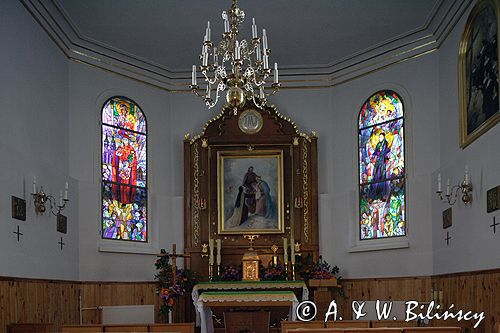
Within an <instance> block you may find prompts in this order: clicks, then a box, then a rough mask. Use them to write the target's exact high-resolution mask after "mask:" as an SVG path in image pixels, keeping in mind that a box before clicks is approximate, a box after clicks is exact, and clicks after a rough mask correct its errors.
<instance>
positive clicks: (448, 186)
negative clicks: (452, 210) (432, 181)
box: [446, 178, 451, 195]
mask: <svg viewBox="0 0 500 333" xmlns="http://www.w3.org/2000/svg"><path fill="white" fill-rule="evenodd" d="M450 194H451V188H450V178H448V180H447V181H446V195H450Z"/></svg>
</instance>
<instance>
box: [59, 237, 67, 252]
mask: <svg viewBox="0 0 500 333" xmlns="http://www.w3.org/2000/svg"><path fill="white" fill-rule="evenodd" d="M57 244H59V245H61V251H62V249H63V245H65V244H66V243H63V241H62V237H61V240H60V241H59V242H57Z"/></svg>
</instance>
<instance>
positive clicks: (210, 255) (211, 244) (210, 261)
mask: <svg viewBox="0 0 500 333" xmlns="http://www.w3.org/2000/svg"><path fill="white" fill-rule="evenodd" d="M208 252H209V253H208V264H209V265H210V266H212V265H213V264H214V240H213V238H209V239H208Z"/></svg>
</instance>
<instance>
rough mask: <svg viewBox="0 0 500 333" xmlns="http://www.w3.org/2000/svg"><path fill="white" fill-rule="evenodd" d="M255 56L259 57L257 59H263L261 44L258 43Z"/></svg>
mask: <svg viewBox="0 0 500 333" xmlns="http://www.w3.org/2000/svg"><path fill="white" fill-rule="evenodd" d="M255 56H256V57H257V61H262V53H261V51H260V44H259V45H257V48H256V50H255Z"/></svg>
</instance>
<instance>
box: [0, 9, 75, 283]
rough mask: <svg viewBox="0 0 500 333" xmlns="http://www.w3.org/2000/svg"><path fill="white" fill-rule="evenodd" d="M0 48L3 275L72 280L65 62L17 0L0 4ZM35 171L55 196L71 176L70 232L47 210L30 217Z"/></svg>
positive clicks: (71, 218) (71, 211)
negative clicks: (18, 214) (14, 207)
mask: <svg viewBox="0 0 500 333" xmlns="http://www.w3.org/2000/svg"><path fill="white" fill-rule="evenodd" d="M0 45H2V52H0V64H1V68H2V74H1V77H0V133H2V138H3V139H2V140H1V141H0V156H1V157H0V184H2V186H1V188H2V190H1V191H0V227H1V229H2V233H0V262H1V263H2V264H1V265H0V276H21V277H39V278H52V279H68V280H74V279H77V278H78V228H77V222H78V220H77V215H76V212H77V206H76V203H77V201H78V200H76V199H77V196H76V195H77V193H78V191H77V190H76V183H75V182H74V181H73V180H71V179H68V132H69V130H68V68H67V61H66V59H65V57H64V56H63V54H62V53H61V52H60V51H59V50H58V49H57V47H56V46H55V45H54V43H52V41H51V40H50V38H49V37H48V36H47V34H46V33H45V32H44V31H43V30H42V29H41V28H40V26H39V25H38V23H36V22H35V21H34V20H33V18H32V17H31V16H30V15H29V13H28V12H27V11H26V9H25V8H24V7H23V6H22V5H21V3H20V2H18V1H0ZM34 175H36V177H37V180H38V183H39V185H43V186H44V189H45V191H46V192H47V193H50V194H53V195H55V196H56V197H57V198H58V197H59V191H60V190H61V189H63V188H64V183H65V181H67V180H69V182H70V202H69V206H68V208H67V209H66V210H65V211H64V214H65V215H67V216H68V234H66V235H64V234H60V233H58V232H57V231H56V218H55V216H53V215H52V214H50V213H48V212H47V213H45V214H44V215H43V216H36V215H35V212H34V206H33V202H32V199H31V197H30V195H29V193H31V192H32V180H33V176H34ZM11 195H15V196H18V197H21V198H24V199H26V202H27V219H26V221H19V220H15V219H12V217H11ZM18 225H19V227H20V232H21V233H23V234H24V235H23V236H21V239H20V242H17V237H16V235H15V234H13V232H14V231H15V230H17V226H18ZM61 236H62V237H63V242H64V243H66V245H65V246H64V249H63V250H62V251H61V249H60V247H59V244H58V242H59V241H60V237H61Z"/></svg>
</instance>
